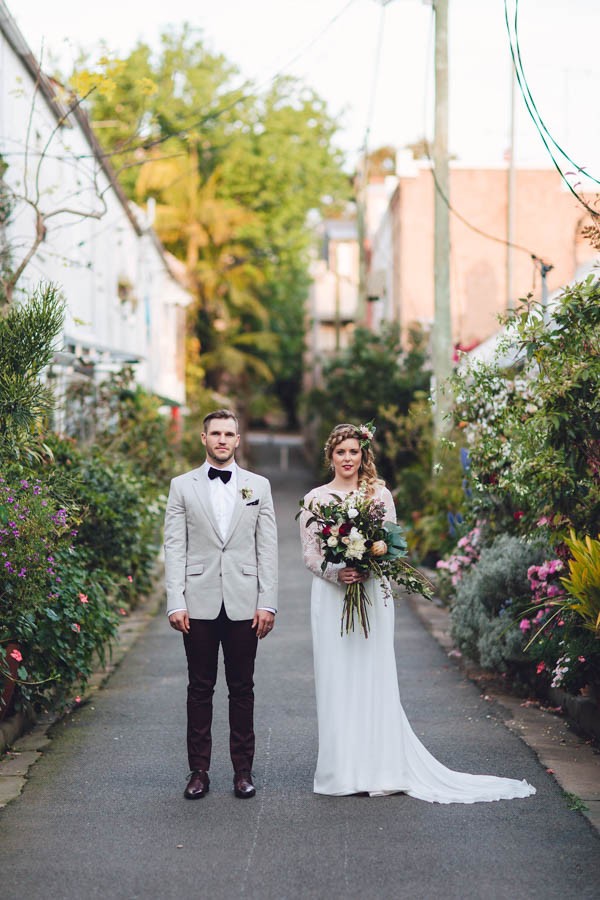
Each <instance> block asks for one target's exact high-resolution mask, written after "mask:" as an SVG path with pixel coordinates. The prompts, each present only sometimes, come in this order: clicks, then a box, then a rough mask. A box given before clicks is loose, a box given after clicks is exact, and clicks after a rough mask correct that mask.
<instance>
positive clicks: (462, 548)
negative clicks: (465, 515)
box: [436, 525, 482, 587]
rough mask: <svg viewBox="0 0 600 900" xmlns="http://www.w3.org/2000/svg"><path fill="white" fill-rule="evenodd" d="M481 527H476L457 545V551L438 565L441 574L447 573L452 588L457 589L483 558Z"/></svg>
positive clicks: (441, 560)
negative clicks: (466, 573) (463, 578)
mask: <svg viewBox="0 0 600 900" xmlns="http://www.w3.org/2000/svg"><path fill="white" fill-rule="evenodd" d="M481 544H482V540H481V526H480V525H476V526H475V528H472V529H471V531H469V533H468V534H465V535H463V536H462V537H461V538H460V540H459V541H458V543H457V545H456V551H455V552H454V553H452V554H451V555H450V556H449V557H448V559H440V560H439V561H438V563H437V564H436V567H437V569H438V571H439V572H442V573H447V574H448V576H449V578H450V583H451V584H452V587H456V585H457V584H458V582H459V581H460V580H461V578H462V577H463V575H464V574H465V572H468V571H469V569H470V568H471V567H472V566H473V565H474V564H475V563H476V562H477V561H478V560H479V557H480V556H481Z"/></svg>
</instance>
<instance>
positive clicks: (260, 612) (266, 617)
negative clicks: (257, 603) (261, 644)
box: [252, 609, 275, 640]
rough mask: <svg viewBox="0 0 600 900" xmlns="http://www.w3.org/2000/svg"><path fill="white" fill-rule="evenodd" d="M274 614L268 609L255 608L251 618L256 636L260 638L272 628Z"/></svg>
mask: <svg viewBox="0 0 600 900" xmlns="http://www.w3.org/2000/svg"><path fill="white" fill-rule="evenodd" d="M274 624H275V616H274V615H273V613H272V612H269V610H268V609H257V610H256V612H255V613H254V618H253V619H252V627H253V628H256V636H257V638H258V639H259V640H260V639H261V638H264V637H266V636H267V635H268V634H269V632H270V631H272V630H273V625H274Z"/></svg>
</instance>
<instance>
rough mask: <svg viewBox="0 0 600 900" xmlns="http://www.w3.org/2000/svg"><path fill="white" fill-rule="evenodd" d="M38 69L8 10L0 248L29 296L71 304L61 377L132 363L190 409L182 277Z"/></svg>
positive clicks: (3, 25) (142, 378)
mask: <svg viewBox="0 0 600 900" xmlns="http://www.w3.org/2000/svg"><path fill="white" fill-rule="evenodd" d="M67 102H69V101H68V98H67V97H66V96H65V95H64V92H62V90H61V88H60V86H59V85H57V84H56V83H54V82H53V81H51V80H50V79H48V78H47V77H46V76H44V74H43V73H42V72H40V70H39V68H38V64H37V61H36V60H35V58H34V56H33V54H32V53H31V50H30V49H29V47H28V46H27V43H26V41H25V39H24V38H23V36H22V35H21V33H20V32H19V30H18V28H17V26H16V25H15V23H14V21H13V19H12V18H11V16H10V13H9V11H8V9H7V7H6V5H5V4H4V3H3V2H2V0H0V157H1V161H2V164H3V165H2V168H3V169H4V175H3V181H4V188H5V190H4V193H5V195H7V196H8V197H9V198H11V203H12V210H11V212H10V214H9V216H8V219H7V221H5V222H4V224H3V225H2V224H0V228H1V229H2V232H1V233H0V239H2V241H3V243H4V245H5V246H6V247H7V248H8V251H9V253H10V267H11V269H12V270H16V269H18V267H19V266H20V265H21V263H22V262H23V261H25V260H26V259H27V256H28V254H29V253H30V252H31V249H32V247H33V243H34V240H35V237H36V230H37V233H38V234H39V233H42V234H43V240H42V241H41V242H40V244H39V246H38V247H37V249H36V250H35V252H34V253H33V255H32V256H31V259H30V260H29V261H28V262H27V265H26V267H25V268H24V270H23V273H22V275H21V276H20V278H19V280H18V283H17V285H16V287H15V293H14V296H15V298H18V297H19V296H26V295H27V294H29V293H31V291H32V290H34V289H35V287H36V286H37V285H39V284H40V282H53V283H55V284H57V285H58V286H59V287H60V289H61V291H62V292H63V294H64V296H65V299H66V303H67V317H66V321H65V332H64V351H63V352H61V353H60V354H58V356H57V361H56V368H58V370H59V371H58V372H55V373H54V374H55V375H59V377H61V378H62V379H63V380H64V379H66V380H67V381H68V379H69V377H70V376H71V374H72V373H76V372H77V370H78V369H81V370H83V369H85V370H86V371H87V372H88V373H89V372H92V373H93V374H94V375H95V377H96V378H97V379H101V378H102V377H105V375H106V373H107V372H109V371H115V370H118V369H119V368H121V367H122V366H123V365H124V364H127V363H131V364H132V365H133V366H134V371H135V376H136V380H137V381H138V383H139V384H141V385H142V386H143V387H144V388H146V389H147V390H149V391H151V392H153V393H154V394H156V395H158V396H159V397H161V398H162V399H163V400H164V402H165V403H166V404H167V405H169V406H172V407H176V406H182V405H183V404H184V403H185V381H184V354H185V308H186V306H187V305H188V304H189V303H190V301H191V295H190V294H189V293H188V292H187V291H186V290H185V287H184V286H183V284H182V275H183V274H184V273H182V272H181V270H180V269H179V267H178V264H177V261H176V260H174V259H173V258H172V257H170V256H169V254H167V253H166V252H165V251H164V248H163V247H162V246H161V244H160V242H159V241H158V238H157V237H156V234H155V233H154V232H153V230H152V227H151V223H150V222H148V220H147V218H146V216H145V215H144V214H143V212H142V211H141V210H139V209H137V208H136V207H134V206H133V205H132V204H130V203H129V201H128V200H127V198H126V196H125V195H124V193H123V191H122V189H121V187H120V185H119V183H118V182H117V180H116V176H115V174H114V172H113V169H112V167H111V165H110V163H109V162H108V160H107V159H106V157H105V155H104V154H103V152H102V149H101V147H100V145H99V144H98V141H97V139H96V138H95V136H94V134H93V132H92V129H91V127H90V124H89V122H88V120H87V118H86V116H85V114H84V113H83V112H82V111H81V110H80V109H76V110H74V111H72V112H70V113H69V110H68V107H67V106H66V103H67Z"/></svg>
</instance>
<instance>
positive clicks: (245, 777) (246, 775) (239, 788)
mask: <svg viewBox="0 0 600 900" xmlns="http://www.w3.org/2000/svg"><path fill="white" fill-rule="evenodd" d="M233 793H234V794H235V796H236V797H239V798H240V800H248V799H249V798H250V797H254V795H255V794H256V789H255V787H254V785H253V784H252V775H251V774H250V772H236V773H235V775H234V776H233Z"/></svg>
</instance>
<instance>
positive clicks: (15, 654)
mask: <svg viewBox="0 0 600 900" xmlns="http://www.w3.org/2000/svg"><path fill="white" fill-rule="evenodd" d="M9 656H11V657H12V658H13V659H14V660H15V662H22V660H23V654H22V653H21V651H20V650H17V649H15V650H11V651H10V653H9Z"/></svg>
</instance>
